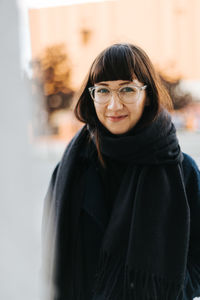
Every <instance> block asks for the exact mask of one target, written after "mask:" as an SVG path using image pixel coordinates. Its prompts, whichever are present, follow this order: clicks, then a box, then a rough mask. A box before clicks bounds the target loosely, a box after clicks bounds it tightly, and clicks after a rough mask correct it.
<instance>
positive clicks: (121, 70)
mask: <svg viewBox="0 0 200 300" xmlns="http://www.w3.org/2000/svg"><path fill="white" fill-rule="evenodd" d="M134 69H135V57H134V54H133V52H132V51H131V49H130V48H129V47H128V46H127V45H118V44H116V45H115V46H113V47H110V48H107V49H105V50H104V51H103V52H102V53H101V54H100V55H99V56H98V57H97V58H96V60H95V61H94V63H93V65H92V68H91V72H90V81H91V83H92V84H95V83H97V82H101V81H112V80H127V81H131V80H133V78H137V77H136V76H135V74H134Z"/></svg>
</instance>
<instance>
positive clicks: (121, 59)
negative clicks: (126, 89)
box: [75, 44, 172, 164]
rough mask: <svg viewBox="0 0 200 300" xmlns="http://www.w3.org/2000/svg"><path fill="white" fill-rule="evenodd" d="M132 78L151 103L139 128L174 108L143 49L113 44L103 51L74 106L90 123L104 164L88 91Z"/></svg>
mask: <svg viewBox="0 0 200 300" xmlns="http://www.w3.org/2000/svg"><path fill="white" fill-rule="evenodd" d="M133 79H137V80H138V81H140V82H141V83H143V84H146V85H147V89H146V95H147V98H148V102H149V104H148V106H146V108H145V110H144V113H143V116H142V118H141V120H140V121H139V123H140V126H147V125H148V124H150V123H151V122H153V121H154V120H155V118H156V117H157V115H158V114H159V112H160V110H161V108H166V109H168V110H170V109H171V108H172V101H171V98H170V96H169V94H168V93H167V91H166V89H165V87H164V86H163V84H162V83H161V80H160V77H159V75H158V74H157V72H156V71H155V69H154V67H153V64H152V62H151V61H150V59H149V57H148V55H147V54H146V53H145V51H144V50H142V49H141V48H140V47H138V46H135V45H132V44H114V45H112V46H110V47H108V48H106V49H105V50H103V51H102V52H101V53H100V54H99V55H98V56H97V57H96V59H95V60H94V62H93V63H92V65H91V67H90V70H89V72H88V75H87V77H86V79H85V82H84V84H83V86H82V89H81V93H80V97H79V99H78V102H77V104H76V107H75V116H76V117H77V119H78V120H79V121H81V122H83V123H86V124H88V125H89V126H90V128H91V129H92V130H93V134H94V136H95V139H96V146H97V152H98V156H99V159H100V161H101V162H102V164H104V163H103V159H102V155H101V152H100V138H99V132H98V127H97V122H98V118H97V115H96V111H95V107H94V103H93V100H92V98H91V96H90V94H89V91H88V88H89V87H91V86H93V85H94V84H95V83H98V82H101V81H112V80H127V81H131V80H133Z"/></svg>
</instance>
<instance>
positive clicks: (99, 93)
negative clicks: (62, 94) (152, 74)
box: [88, 84, 147, 104]
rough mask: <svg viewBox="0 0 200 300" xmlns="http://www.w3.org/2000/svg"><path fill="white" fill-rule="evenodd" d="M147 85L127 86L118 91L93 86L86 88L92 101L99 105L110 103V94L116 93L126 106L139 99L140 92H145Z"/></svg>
mask: <svg viewBox="0 0 200 300" xmlns="http://www.w3.org/2000/svg"><path fill="white" fill-rule="evenodd" d="M146 87H147V85H143V86H137V85H134V84H129V85H126V86H123V87H120V88H119V89H110V88H108V87H105V86H93V87H90V88H88V90H89V92H90V95H91V97H92V99H93V100H94V101H95V102H97V103H99V104H106V103H108V102H109V101H110V99H111V97H112V93H113V92H116V93H117V94H118V97H119V99H120V100H121V101H122V102H124V103H127V104H131V103H134V102H136V101H137V100H138V99H139V96H140V92H141V91H142V90H145V89H146Z"/></svg>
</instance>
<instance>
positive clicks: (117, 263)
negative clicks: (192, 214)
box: [46, 112, 189, 300]
mask: <svg viewBox="0 0 200 300" xmlns="http://www.w3.org/2000/svg"><path fill="white" fill-rule="evenodd" d="M90 134H91V130H90ZM100 142H101V144H100V145H101V151H102V153H103V155H105V156H107V157H110V158H112V159H116V160H120V161H126V162H127V161H128V162H129V166H128V168H127V169H126V172H125V173H124V176H123V178H122V181H121V185H120V187H119V191H118V194H117V198H116V199H115V203H114V206H113V209H112V213H111V216H110V220H109V223H108V226H107V229H106V232H105V235H104V237H103V241H102V248H101V255H100V260H99V269H98V273H97V278H96V285H95V295H94V299H98V297H101V296H102V299H106V300H107V299H109V300H129V299H130V300H132V299H134V300H155V299H156V300H177V299H182V290H183V283H184V277H185V271H186V263H187V253H188V243H189V208H188V203H187V197H186V193H185V187H184V182H183V174H182V168H181V161H182V154H181V151H180V147H179V145H178V141H177V138H176V133H175V128H174V126H173V124H172V123H171V119H170V117H169V115H168V114H166V112H162V113H161V114H160V115H159V117H158V118H157V119H156V120H155V121H154V122H153V123H152V124H151V125H149V126H148V127H146V128H143V129H141V130H138V131H137V132H134V131H132V132H129V133H127V134H125V135H123V136H118V137H116V136H113V135H112V134H109V133H108V132H107V130H103V129H101V128H100ZM86 145H88V129H87V127H86V126H85V127H84V128H83V129H82V130H81V131H80V132H79V133H78V134H77V135H76V137H75V138H74V139H73V140H72V142H71V143H70V145H69V146H68V147H67V149H66V151H65V153H64V155H63V158H62V160H61V162H60V165H59V167H58V168H57V169H56V171H55V172H54V174H53V176H52V181H51V184H50V188H49V191H48V194H47V203H51V204H50V205H49V204H48V205H47V208H48V212H47V215H51V219H53V220H54V222H53V225H52V226H51V230H50V231H49V235H50V238H51V240H52V236H53V237H54V241H53V245H52V246H51V248H53V249H55V250H54V252H53V254H52V255H53V256H54V261H53V266H54V271H53V280H54V283H55V286H56V288H57V290H56V294H57V296H55V295H54V296H53V297H52V298H51V299H54V300H55V299H59V300H61V299H62V300H82V299H84V298H83V294H84V292H83V291H84V287H83V286H82V282H83V281H82V279H83V276H84V273H83V272H84V270H82V269H81V259H80V258H81V243H80V236H79V233H80V230H79V217H80V210H81V199H82V197H83V195H82V193H83V189H84V183H85V182H84V176H83V175H84V169H85V167H86V161H84V160H83V158H81V156H80V152H81V149H83V148H84V147H85V146H86ZM74 182H75V183H76V184H73V183H74ZM76 187H79V188H78V189H77V188H76ZM49 201H50V202H49ZM54 211H55V213H54ZM46 222H48V218H46ZM46 224H47V225H48V223H46ZM47 225H46V226H47ZM52 227H53V229H54V230H53V234H52ZM49 228H50V227H49ZM46 235H47V236H48V234H46ZM51 265H52V264H48V266H51ZM49 299H50V298H49ZM99 299H101V298H99ZM85 300H90V299H85Z"/></svg>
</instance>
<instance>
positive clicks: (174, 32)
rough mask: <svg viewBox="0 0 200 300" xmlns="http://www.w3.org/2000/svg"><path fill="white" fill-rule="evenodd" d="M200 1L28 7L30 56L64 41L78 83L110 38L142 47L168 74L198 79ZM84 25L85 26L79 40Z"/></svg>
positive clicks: (120, 1) (144, 0)
mask: <svg viewBox="0 0 200 300" xmlns="http://www.w3.org/2000/svg"><path fill="white" fill-rule="evenodd" d="M199 15H200V1H199V0H140V1H134V0H118V1H111V2H99V3H90V4H79V5H72V6H65V7H56V8H43V9H38V10H34V9H32V10H30V11H29V19H30V31H31V43H32V55H33V58H34V57H36V56H37V55H39V54H40V53H41V51H42V49H44V48H45V47H46V46H50V45H53V44H55V43H62V42H63V43H65V44H66V47H67V50H68V53H69V56H70V58H71V63H72V66H73V84H74V86H75V87H78V86H79V85H80V83H81V82H82V80H83V78H84V77H85V75H86V73H87V71H88V68H89V66H90V64H91V62H92V61H93V59H94V58H95V56H96V55H97V54H98V53H99V52H100V51H101V50H102V49H103V48H104V47H106V46H107V45H109V44H111V43H114V42H121V41H123V42H126V41H128V42H132V43H136V44H138V45H140V46H141V47H143V48H144V50H146V52H147V53H148V54H149V56H150V57H151V59H152V60H153V62H154V63H155V64H156V65H157V66H158V67H159V68H160V69H161V70H163V71H164V72H165V73H167V74H178V75H181V76H183V77H184V78H185V79H200V55H199V53H200V39H199V32H198V30H199V28H200V18H199ZM82 30H89V31H90V33H91V34H90V36H89V39H88V43H86V44H84V43H83V40H82V38H83V36H82V34H81V31H82Z"/></svg>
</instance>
